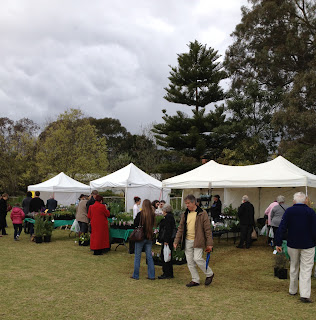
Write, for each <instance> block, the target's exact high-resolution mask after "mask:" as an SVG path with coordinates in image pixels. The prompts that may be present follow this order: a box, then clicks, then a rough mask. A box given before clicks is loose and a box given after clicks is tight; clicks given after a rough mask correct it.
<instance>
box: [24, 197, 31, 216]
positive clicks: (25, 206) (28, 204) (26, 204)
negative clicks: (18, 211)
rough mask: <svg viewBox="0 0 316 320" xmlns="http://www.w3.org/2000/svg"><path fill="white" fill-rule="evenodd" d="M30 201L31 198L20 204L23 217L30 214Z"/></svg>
mask: <svg viewBox="0 0 316 320" xmlns="http://www.w3.org/2000/svg"><path fill="white" fill-rule="evenodd" d="M31 200H32V197H26V198H25V199H24V200H23V202H22V208H23V211H24V213H25V215H27V214H28V213H29V212H30V202H31Z"/></svg>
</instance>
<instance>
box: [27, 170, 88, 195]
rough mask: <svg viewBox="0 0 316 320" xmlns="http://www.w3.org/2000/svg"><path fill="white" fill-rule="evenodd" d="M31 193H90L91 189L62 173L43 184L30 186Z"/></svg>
mask: <svg viewBox="0 0 316 320" xmlns="http://www.w3.org/2000/svg"><path fill="white" fill-rule="evenodd" d="M28 190H29V191H47V192H82V193H89V192H90V187H89V186H87V185H86V184H83V183H81V182H79V181H77V180H74V179H72V178H70V177H69V176H67V175H66V174H65V173H63V172H61V173H59V174H58V175H57V176H55V177H53V178H51V179H49V180H46V181H44V182H42V183H39V184H35V185H30V186H28Z"/></svg>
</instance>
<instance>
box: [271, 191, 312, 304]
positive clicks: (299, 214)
mask: <svg viewBox="0 0 316 320" xmlns="http://www.w3.org/2000/svg"><path fill="white" fill-rule="evenodd" d="M305 200H306V195H305V194H304V193H303V192H297V193H295V194H294V197H293V202H294V205H293V206H292V207H290V208H288V209H286V210H285V212H284V215H283V217H282V220H281V223H280V225H279V229H278V231H277V234H276V236H275V243H276V249H277V251H278V252H282V247H281V246H282V240H283V238H284V235H285V234H286V231H287V232H288V236H287V247H288V254H289V256H290V259H291V264H290V288H289V293H290V295H296V294H297V291H298V279H299V281H300V300H301V301H302V302H305V303H310V302H312V300H311V299H310V296H311V274H312V269H313V266H314V256H315V245H316V213H315V211H314V210H313V209H311V208H310V207H308V206H307V205H306V204H305Z"/></svg>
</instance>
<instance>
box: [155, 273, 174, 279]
mask: <svg viewBox="0 0 316 320" xmlns="http://www.w3.org/2000/svg"><path fill="white" fill-rule="evenodd" d="M171 278H173V276H166V275H165V274H162V275H161V276H159V277H158V279H171Z"/></svg>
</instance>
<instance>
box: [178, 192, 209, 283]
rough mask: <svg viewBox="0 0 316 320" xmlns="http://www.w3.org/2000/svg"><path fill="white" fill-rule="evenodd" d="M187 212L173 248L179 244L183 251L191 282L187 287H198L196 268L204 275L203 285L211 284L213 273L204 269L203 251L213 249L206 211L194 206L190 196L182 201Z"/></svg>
mask: <svg viewBox="0 0 316 320" xmlns="http://www.w3.org/2000/svg"><path fill="white" fill-rule="evenodd" d="M184 203H185V205H186V206H187V210H186V211H185V212H184V213H183V214H182V216H181V220H180V224H179V227H178V232H177V235H176V237H175V240H174V243H173V245H174V248H175V249H176V248H177V245H178V244H179V243H180V242H181V248H182V249H184V250H185V256H186V259H187V264H188V268H189V270H190V273H191V277H192V281H191V282H189V283H188V284H187V285H186V286H187V287H195V286H199V285H200V277H199V273H198V271H197V269H196V266H199V268H200V269H201V270H202V271H203V272H204V274H205V275H206V279H205V283H204V284H205V285H206V286H208V285H210V284H211V283H212V281H213V278H214V273H213V271H212V269H211V268H210V267H208V268H207V270H206V269H205V260H204V259H203V250H204V248H206V250H205V251H206V252H211V251H212V249H213V238H212V231H211V224H210V220H209V217H208V214H207V213H206V211H204V210H202V209H201V208H200V207H199V206H197V205H196V198H195V197H194V196H193V195H192V194H190V195H188V196H187V197H186V198H185V199H184Z"/></svg>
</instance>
